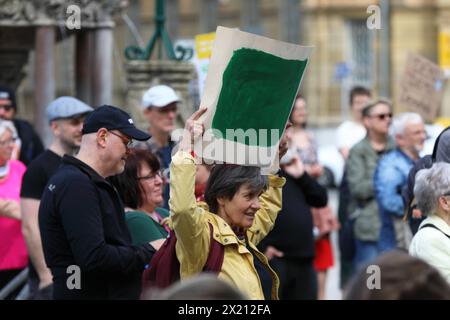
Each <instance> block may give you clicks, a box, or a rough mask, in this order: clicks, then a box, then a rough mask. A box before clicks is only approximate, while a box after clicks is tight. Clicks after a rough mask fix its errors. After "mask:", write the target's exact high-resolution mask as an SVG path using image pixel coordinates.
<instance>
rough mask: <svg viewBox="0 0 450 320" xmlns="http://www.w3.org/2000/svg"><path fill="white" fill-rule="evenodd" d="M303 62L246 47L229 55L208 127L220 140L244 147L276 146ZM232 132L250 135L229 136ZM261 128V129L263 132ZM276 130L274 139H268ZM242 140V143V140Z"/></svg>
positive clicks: (299, 77) (293, 96)
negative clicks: (239, 131) (254, 135)
mask: <svg viewBox="0 0 450 320" xmlns="http://www.w3.org/2000/svg"><path fill="white" fill-rule="evenodd" d="M306 64H307V59H306V60H288V59H283V58H280V57H278V56H275V55H272V54H269V53H266V52H263V51H259V50H255V49H248V48H241V49H238V50H236V51H234V52H233V55H232V57H231V59H230V61H229V63H228V65H227V67H226V69H225V71H224V73H223V78H222V88H221V90H220V95H219V100H218V102H217V107H216V112H215V115H214V118H213V120H212V125H211V128H212V129H215V130H218V131H219V132H220V133H221V134H222V137H221V138H224V139H227V140H231V141H235V142H240V143H244V144H246V145H248V146H250V145H251V146H253V145H254V146H261V147H268V146H273V145H275V144H276V143H278V140H279V138H280V137H279V135H280V134H281V133H282V132H283V131H284V126H285V124H286V121H287V119H288V117H289V113H290V111H291V107H292V103H293V101H294V99H295V95H296V94H297V90H298V87H299V85H300V81H301V79H302V75H303V72H304V71H305V68H306ZM230 129H231V131H233V130H234V131H236V130H239V129H240V130H243V131H244V132H247V131H248V130H249V132H250V131H253V132H254V131H255V130H256V132H257V133H258V134H257V135H256V139H254V138H251V135H246V137H245V138H244V139H242V135H229V134H227V133H229V132H230ZM264 129H265V130H264ZM272 129H278V133H279V135H278V137H277V138H276V139H273V138H272V137H271V135H272V133H271V130H272ZM242 140H244V141H242Z"/></svg>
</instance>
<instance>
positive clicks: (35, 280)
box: [20, 97, 94, 300]
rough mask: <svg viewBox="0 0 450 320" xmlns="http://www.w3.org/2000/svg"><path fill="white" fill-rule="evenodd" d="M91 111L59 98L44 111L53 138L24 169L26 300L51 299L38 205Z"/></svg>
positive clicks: (70, 99) (75, 148)
mask: <svg viewBox="0 0 450 320" xmlns="http://www.w3.org/2000/svg"><path fill="white" fill-rule="evenodd" d="M92 111H94V109H93V108H91V107H90V106H88V105H87V104H85V103H84V102H82V101H80V100H78V99H76V98H73V97H60V98H58V99H56V100H54V101H53V102H52V103H50V104H49V105H48V107H47V120H48V122H49V125H50V127H51V131H52V134H53V141H52V143H51V145H50V147H49V148H48V149H47V150H45V151H44V152H43V153H41V154H40V155H39V156H38V157H37V158H36V159H34V160H33V161H32V162H31V163H30V165H29V166H28V168H27V171H26V172H25V175H24V177H23V180H22V189H21V192H20V197H21V199H20V200H21V201H20V203H21V208H22V232H23V235H24V238H25V241H26V243H27V249H28V254H29V256H30V263H29V265H28V269H29V273H28V285H29V292H30V293H29V296H28V299H30V300H31V299H33V300H48V299H51V297H52V285H51V284H52V275H51V272H50V270H49V269H48V268H47V266H46V265H45V261H44V253H43V251H42V244H41V235H40V232H39V223H38V211H39V203H40V200H41V197H42V193H43V192H44V189H45V186H46V185H47V183H48V181H49V180H50V177H51V176H53V174H54V173H55V172H56V170H57V169H58V167H59V165H60V164H61V159H62V157H63V155H64V154H69V155H73V154H75V152H77V151H78V149H79V148H80V144H81V129H82V128H83V121H84V119H85V118H86V116H87V115H88V114H89V113H91V112H92Z"/></svg>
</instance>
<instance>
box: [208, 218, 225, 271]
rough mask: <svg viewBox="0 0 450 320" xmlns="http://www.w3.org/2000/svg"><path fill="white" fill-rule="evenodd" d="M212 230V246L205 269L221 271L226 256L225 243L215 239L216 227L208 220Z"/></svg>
mask: <svg viewBox="0 0 450 320" xmlns="http://www.w3.org/2000/svg"><path fill="white" fill-rule="evenodd" d="M208 225H209V231H210V246H209V254H208V259H207V260H206V263H205V266H204V268H203V271H205V272H214V273H219V272H220V270H222V264H223V257H224V256H225V248H224V246H223V244H221V243H220V242H218V241H216V240H215V239H214V229H213V226H212V224H211V223H209V222H208Z"/></svg>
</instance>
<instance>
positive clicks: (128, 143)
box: [109, 131, 133, 149]
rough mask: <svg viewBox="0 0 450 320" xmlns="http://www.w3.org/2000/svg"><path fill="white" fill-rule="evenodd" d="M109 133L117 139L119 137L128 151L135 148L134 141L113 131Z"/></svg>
mask: <svg viewBox="0 0 450 320" xmlns="http://www.w3.org/2000/svg"><path fill="white" fill-rule="evenodd" d="M109 133H111V134H113V135H115V136H116V137H119V138H120V140H122V142H123V144H124V145H125V147H126V148H127V149H129V148H131V147H132V146H133V139H130V138H126V137H124V136H122V135H120V134H117V133H114V132H113V131H109Z"/></svg>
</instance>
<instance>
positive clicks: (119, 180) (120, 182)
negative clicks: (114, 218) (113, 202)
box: [108, 149, 160, 209]
mask: <svg viewBox="0 0 450 320" xmlns="http://www.w3.org/2000/svg"><path fill="white" fill-rule="evenodd" d="M143 163H145V164H147V165H148V166H149V167H150V169H151V170H152V171H153V172H156V171H158V170H159V168H160V163H159V160H158V158H157V157H156V156H155V155H154V154H153V153H151V151H150V150H144V149H131V150H130V153H129V154H128V157H127V161H126V163H125V169H124V170H123V172H122V173H121V174H118V175H116V176H113V177H110V178H108V181H109V182H111V183H112V184H113V185H114V187H116V189H117V191H118V193H119V195H120V197H121V199H122V202H123V203H124V204H125V206H127V207H129V208H132V209H137V208H139V207H140V206H142V205H143V202H144V199H142V187H141V184H140V183H139V180H138V175H139V170H140V168H141V166H142V164H143Z"/></svg>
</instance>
